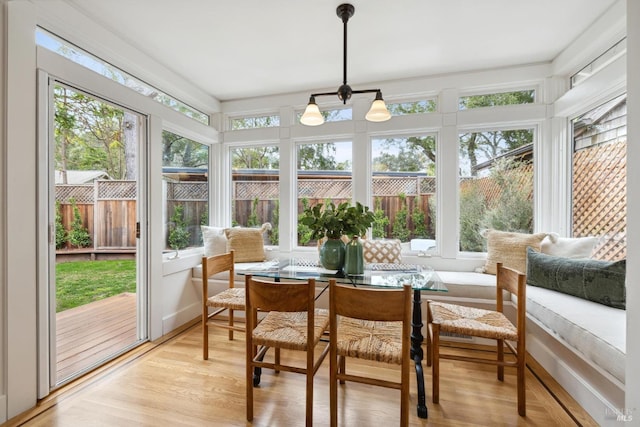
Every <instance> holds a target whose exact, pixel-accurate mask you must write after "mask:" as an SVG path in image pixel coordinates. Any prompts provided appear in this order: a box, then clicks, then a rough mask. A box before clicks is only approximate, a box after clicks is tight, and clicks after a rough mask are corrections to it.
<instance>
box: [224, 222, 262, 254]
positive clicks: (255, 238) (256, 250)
mask: <svg viewBox="0 0 640 427" xmlns="http://www.w3.org/2000/svg"><path fill="white" fill-rule="evenodd" d="M267 230H271V224H269V223H268V222H267V223H265V224H262V227H260V228H244V227H235V228H227V229H225V230H224V233H225V235H226V237H227V252H228V251H230V250H232V249H233V250H234V261H235V262H262V261H264V260H265V259H266V256H265V253H264V232H265V231H267Z"/></svg>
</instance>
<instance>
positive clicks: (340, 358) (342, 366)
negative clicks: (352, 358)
mask: <svg viewBox="0 0 640 427" xmlns="http://www.w3.org/2000/svg"><path fill="white" fill-rule="evenodd" d="M346 359H347V358H346V357H345V356H338V362H339V363H338V365H339V369H340V370H339V372H340V373H341V374H344V373H345V369H346V363H347V362H346ZM340 384H344V380H340Z"/></svg>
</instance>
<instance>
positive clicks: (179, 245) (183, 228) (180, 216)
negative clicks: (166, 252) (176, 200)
mask: <svg viewBox="0 0 640 427" xmlns="http://www.w3.org/2000/svg"><path fill="white" fill-rule="evenodd" d="M190 238H191V233H189V230H187V223H186V222H185V220H184V206H182V205H176V206H175V207H174V209H173V215H171V222H170V223H169V238H168V242H169V247H171V248H173V249H184V248H186V247H187V246H188V245H189V239H190Z"/></svg>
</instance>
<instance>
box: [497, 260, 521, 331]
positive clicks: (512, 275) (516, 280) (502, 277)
mask: <svg viewBox="0 0 640 427" xmlns="http://www.w3.org/2000/svg"><path fill="white" fill-rule="evenodd" d="M496 270H497V271H496V292H497V294H496V310H497V311H500V312H502V311H503V310H504V302H503V291H507V292H510V293H511V294H512V295H515V296H516V301H517V325H516V327H517V328H518V331H524V327H525V322H526V318H527V306H526V304H527V276H526V275H525V274H523V273H521V272H519V271H517V270H514V269H512V268H509V267H504V266H503V265H502V263H497V264H496Z"/></svg>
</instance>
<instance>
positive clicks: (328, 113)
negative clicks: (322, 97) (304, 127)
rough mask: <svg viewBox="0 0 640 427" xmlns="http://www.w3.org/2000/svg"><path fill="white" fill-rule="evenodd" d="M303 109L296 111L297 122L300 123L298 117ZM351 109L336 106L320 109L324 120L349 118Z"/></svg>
mask: <svg viewBox="0 0 640 427" xmlns="http://www.w3.org/2000/svg"><path fill="white" fill-rule="evenodd" d="M303 113H304V112H303V111H298V113H297V114H296V118H297V122H298V123H300V117H302V114H303ZM352 113H353V110H352V109H351V107H345V108H336V109H334V110H323V111H320V114H322V117H324V121H325V122H341V121H344V120H351V119H352V117H353V114H352Z"/></svg>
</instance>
